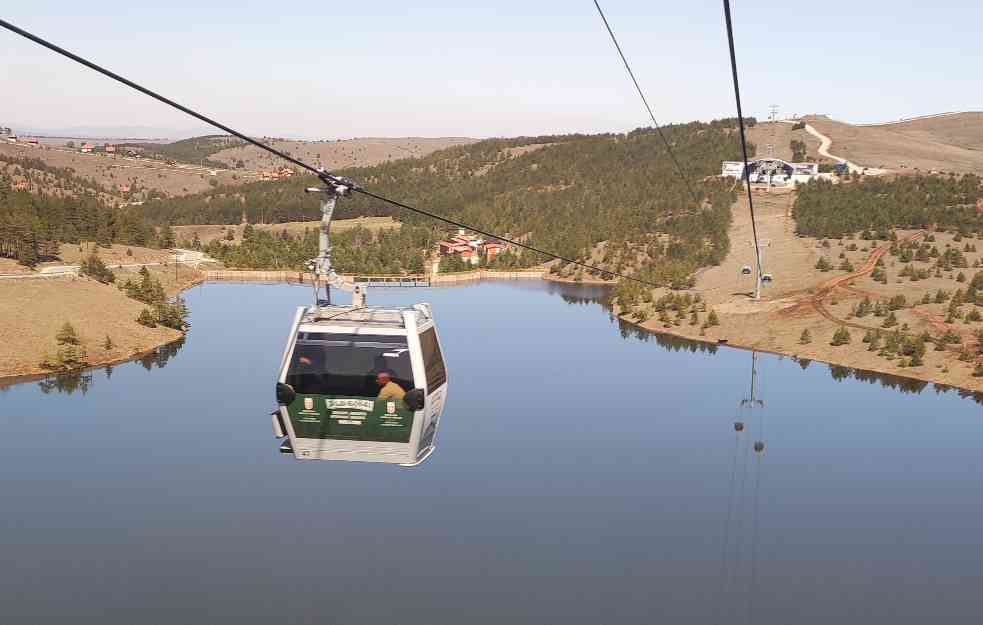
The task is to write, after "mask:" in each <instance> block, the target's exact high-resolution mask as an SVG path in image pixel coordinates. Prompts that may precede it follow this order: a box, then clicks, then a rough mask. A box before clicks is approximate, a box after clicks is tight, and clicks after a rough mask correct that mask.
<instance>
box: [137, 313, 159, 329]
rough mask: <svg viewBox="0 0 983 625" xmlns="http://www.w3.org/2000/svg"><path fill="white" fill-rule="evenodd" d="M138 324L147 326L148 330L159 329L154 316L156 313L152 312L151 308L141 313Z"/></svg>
mask: <svg viewBox="0 0 983 625" xmlns="http://www.w3.org/2000/svg"><path fill="white" fill-rule="evenodd" d="M137 323H139V324H140V325H142V326H147V327H148V328H156V327H157V319H156V317H155V316H154V313H152V312H150V309H149V308H144V309H143V310H141V311H140V316H139V317H137Z"/></svg>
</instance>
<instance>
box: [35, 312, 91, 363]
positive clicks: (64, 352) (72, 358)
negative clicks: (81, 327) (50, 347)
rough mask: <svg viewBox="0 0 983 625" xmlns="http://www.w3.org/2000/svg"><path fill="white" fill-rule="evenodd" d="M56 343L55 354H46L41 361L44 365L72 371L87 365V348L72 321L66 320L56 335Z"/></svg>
mask: <svg viewBox="0 0 983 625" xmlns="http://www.w3.org/2000/svg"><path fill="white" fill-rule="evenodd" d="M55 345H56V347H55V353H54V355H53V356H52V355H48V354H46V355H45V356H44V358H43V360H42V361H41V366H42V367H44V368H45V369H53V370H57V371H71V370H74V369H80V368H82V367H84V366H85V364H86V361H85V348H84V347H82V340H81V339H80V338H79V335H78V332H76V330H75V327H74V326H73V325H72V324H71V323H69V322H67V321H66V322H65V325H63V326H62V327H61V329H60V330H59V331H58V333H57V334H56V335H55Z"/></svg>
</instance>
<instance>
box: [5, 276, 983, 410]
mask: <svg viewBox="0 0 983 625" xmlns="http://www.w3.org/2000/svg"><path fill="white" fill-rule="evenodd" d="M216 273H218V272H216ZM221 273H222V274H224V275H223V276H222V277H218V276H209V275H208V272H204V273H203V274H202V275H200V276H198V277H196V278H195V279H192V280H191V281H189V282H187V283H184V284H182V285H181V286H180V287H179V288H178V289H177V290H176V291H175V292H174V293H173V295H178V294H180V293H183V292H184V291H186V290H188V289H190V288H192V287H195V286H198V285H200V284H205V283H209V282H212V283H216V284H221V283H228V284H234V283H243V282H257V283H260V282H263V283H268V284H269V283H283V284H289V283H296V281H291V280H277V281H271V280H269V278H268V277H260V275H259V274H266V275H267V276H268V274H269V272H262V271H251V270H244V271H242V272H241V273H239V272H232V271H231V270H229V271H222V272H221ZM233 273H235V274H238V275H229V274H233ZM287 273H293V272H287ZM466 273H467V274H470V275H468V276H467V277H466V278H464V279H463V280H447V281H445V282H444V284H454V283H460V282H465V283H477V282H481V281H483V280H492V281H494V280H519V279H539V280H542V281H543V282H547V283H557V284H565V285H570V286H609V287H613V286H614V283H612V282H610V281H603V280H589V281H588V280H581V281H575V280H572V279H567V278H556V277H554V276H551V275H550V274H549V273H547V272H546V271H523V272H490V271H482V272H478V271H475V272H466ZM495 273H501V274H503V275H501V276H496V275H494V274H495ZM534 273H535V274H538V275H535V276H534V275H531V274H534ZM516 274H523V275H521V276H518V275H516ZM295 275H296V274H295ZM472 275H473V276H474V277H471V276H472ZM455 277H457V276H455ZM431 285H432V286H440V283H438V284H434V283H433V282H431ZM611 314H612V316H613V317H614V318H616V319H617V320H618V321H619V322H623V323H626V324H628V325H630V326H632V327H633V328H635V329H636V330H638V331H641V332H646V333H648V334H654V335H661V336H668V337H673V338H679V339H684V340H687V341H693V342H696V343H702V344H705V345H712V346H715V347H731V348H734V349H740V350H745V351H754V352H760V353H766V354H772V355H775V356H781V357H789V358H793V359H795V360H797V361H801V360H808V361H810V362H820V363H823V364H825V365H828V366H831V367H845V368H849V369H852V370H857V371H865V372H870V373H872V374H877V375H883V376H890V377H895V378H903V379H908V380H914V381H917V382H924V383H927V384H937V385H940V386H944V387H947V388H952V389H956V390H959V391H965V392H967V393H973V394H977V393H983V382H981V385H980V388H972V387H968V386H964V385H960V384H954V383H952V382H951V381H947V380H946V379H945V378H944V374H942V375H935V372H934V371H922V372H911V373H909V372H907V371H906V372H904V373H901V372H898V371H897V368H896V367H877V366H870V365H869V364H858V363H856V362H850V361H851V360H855V359H851V358H849V355H850V353H851V352H845V353H844V356H845V358H842V359H836V360H835V361H834V360H833V359H830V358H828V357H822V356H812V355H810V354H807V353H806V354H804V353H802V350H790V349H781V348H775V347H766V346H756V345H754V344H753V342H752V341H747V340H742V339H741V338H740V337H730V336H728V337H722V336H693V335H692V334H690V333H688V332H686V331H681V330H680V329H677V328H675V327H673V328H655V327H649V326H647V325H645V323H641V322H638V321H636V320H634V319H632V318H631V317H630V316H629V315H626V314H624V313H622V312H621V311H619V310H617V309H611ZM710 331H711V332H712V330H710ZM186 338H187V332H184V333H182V334H181V335H180V336H179V337H177V338H174V339H171V340H168V341H165V342H162V343H159V344H157V345H153V346H148V347H147V348H146V349H143V350H140V351H136V352H133V353H131V354H128V355H127V356H125V357H114V358H107V359H105V360H101V361H99V362H93V363H89V364H87V365H86V366H85V367H83V368H80V369H74V370H71V371H53V370H43V369H40V368H38V369H35V370H33V371H27V372H24V373H17V374H12V375H4V376H0V388H7V387H10V386H14V385H16V384H22V383H28V382H34V381H40V380H44V379H47V378H51V377H54V376H59V375H66V374H69V375H71V374H78V373H84V372H86V371H90V370H93V369H100V368H105V367H107V366H117V365H120V364H125V363H128V362H133V361H135V360H139V359H141V358H143V357H146V356H147V355H149V354H151V353H154V352H156V351H157V350H159V349H161V348H162V347H166V346H168V345H172V344H174V343H176V342H178V341H183V340H185V339H186Z"/></svg>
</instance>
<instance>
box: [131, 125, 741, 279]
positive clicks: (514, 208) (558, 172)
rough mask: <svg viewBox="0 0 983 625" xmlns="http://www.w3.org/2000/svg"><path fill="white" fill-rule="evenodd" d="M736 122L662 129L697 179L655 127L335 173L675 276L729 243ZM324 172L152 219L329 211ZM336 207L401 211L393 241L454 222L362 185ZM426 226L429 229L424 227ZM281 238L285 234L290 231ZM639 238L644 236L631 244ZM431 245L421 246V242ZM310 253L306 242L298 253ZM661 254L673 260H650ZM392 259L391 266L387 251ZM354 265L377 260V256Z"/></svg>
mask: <svg viewBox="0 0 983 625" xmlns="http://www.w3.org/2000/svg"><path fill="white" fill-rule="evenodd" d="M735 126H736V120H732V119H731V120H721V121H716V122H711V123H701V122H693V123H689V124H681V125H674V126H669V127H666V128H665V129H664V131H665V134H666V136H667V137H668V140H669V141H670V142H671V144H672V145H673V147H674V151H675V154H676V157H677V159H678V160H679V162H680V163H681V164H682V166H683V168H684V175H685V177H686V179H687V181H688V183H683V182H682V181H681V180H680V178H679V176H678V174H677V172H676V170H675V168H674V166H673V164H672V161H671V159H669V158H668V156H667V154H666V150H665V147H664V146H663V145H662V142H661V139H660V137H659V136H658V134H657V133H655V132H654V131H652V130H636V131H634V132H631V133H628V134H600V135H562V136H543V137H520V138H514V139H489V140H485V141H480V142H477V143H471V144H468V145H458V146H455V147H451V148H447V149H444V150H440V151H438V152H435V153H433V154H430V155H429V156H426V157H424V158H421V159H403V160H398V161H392V162H386V163H381V164H378V165H374V166H369V167H359V168H349V169H342V170H338V172H337V173H341V174H344V175H347V176H351V177H353V178H354V179H356V180H358V181H359V182H361V183H362V184H364V185H365V186H366V187H367V188H370V189H371V190H372V191H374V192H376V193H379V194H383V195H386V196H389V197H393V198H398V199H399V200H400V201H403V202H406V203H408V204H411V205H418V206H420V207H425V208H427V209H428V210H431V211H434V212H437V213H439V214H441V215H445V216H448V217H451V218H453V219H457V220H461V221H464V222H467V223H470V224H474V225H475V226H478V227H480V228H482V229H486V230H489V231H493V232H501V233H503V234H510V235H511V236H514V237H525V238H526V239H527V241H529V242H531V243H533V244H535V245H538V246H542V247H544V248H547V249H549V250H551V251H554V252H556V253H559V254H562V255H564V256H571V257H581V258H585V257H587V256H588V255H590V254H591V253H592V251H593V250H594V248H595V246H597V245H598V244H599V243H601V242H602V241H603V242H608V245H606V246H605V249H606V253H605V255H604V256H605V258H603V259H598V262H601V263H604V264H603V266H604V267H605V268H608V265H610V266H611V267H616V268H618V269H619V270H626V271H632V270H636V269H639V268H640V267H641V265H646V266H655V265H658V267H659V271H660V272H662V271H664V272H666V273H664V274H660V275H659V276H651V277H652V279H656V280H672V279H677V278H679V277H680V276H683V275H687V274H689V273H691V272H692V271H693V270H695V269H696V268H697V267H699V266H702V265H705V264H712V263H713V262H716V261H717V260H719V258H722V255H723V254H725V253H726V246H727V240H726V231H727V223H728V222H729V219H730V204H731V202H732V198H733V192H732V190H731V189H730V186H729V185H726V184H725V183H723V182H722V181H720V180H719V179H717V178H716V174H717V173H719V170H720V161H721V160H727V159H734V158H737V156H738V155H739V153H740V148H739V142H738V139H737V135H736V133H735V132H734V130H735ZM314 182H315V181H314V179H313V178H312V177H309V176H295V177H294V178H292V179H289V180H282V181H274V182H257V183H249V184H246V185H242V186H239V187H218V188H216V189H213V190H211V191H208V192H205V193H202V194H197V195H193V196H188V197H183V198H170V199H166V200H157V201H154V202H148V203H147V204H146V205H145V206H144V207H143V211H144V214H145V215H146V217H147V218H148V219H152V220H155V221H156V222H157V223H161V224H163V223H166V222H170V223H174V224H216V223H218V224H223V223H224V224H237V223H239V222H240V221H241V220H242V218H243V217H245V218H246V219H247V220H248V221H250V222H252V223H278V222H288V221H309V220H312V219H317V218H318V217H319V204H318V198H317V197H312V196H310V195H306V194H305V193H304V192H303V189H304V187H306V186H310V185H311V184H312V183H314ZM691 189H692V191H693V194H691V193H690V191H691ZM336 216H337V217H338V218H339V219H344V218H350V217H359V216H383V217H384V216H394V217H397V218H398V219H400V220H402V221H403V222H404V224H405V225H406V226H410V227H409V228H408V229H406V228H404V231H403V232H401V233H399V234H398V235H397V234H395V233H389V234H387V235H385V236H387V237H391V238H393V242H395V240H396V239H395V237H401V239H400V240H402V241H415V242H417V243H418V244H419V245H421V246H425V245H426V243H427V241H428V240H429V241H430V242H431V243H432V242H433V241H435V240H436V239H437V238H439V237H442V236H444V235H445V234H446V233H447V231H448V229H447V228H446V226H443V225H441V224H435V223H434V222H433V221H432V220H430V219H428V218H424V217H421V216H419V215H417V214H415V213H406V212H403V211H401V210H400V209H395V208H394V207H392V206H391V205H389V204H386V203H384V202H380V201H377V200H372V199H369V198H366V197H364V196H359V195H356V196H355V197H353V198H351V199H346V200H345V201H343V202H341V203H339V207H338V209H337V212H336ZM420 228H423V229H426V230H427V231H429V235H428V234H427V233H426V232H424V233H422V234H421V233H420V231H419V229H420ZM655 235H658V236H657V237H656V236H655ZM377 236H382V235H377ZM351 238H352V241H353V242H359V243H360V244H364V243H365V242H366V241H365V239H364V235H361V234H352V235H351ZM280 239H281V245H284V246H286V242H285V240H284V239H283V237H280ZM275 242H276V238H274V237H269V238H268V240H267V238H264V237H262V236H259V233H258V234H257V236H256V237H254V238H252V239H251V240H250V241H249V243H250V245H251V246H254V248H256V249H253V250H252V252H251V253H249V254H247V255H243V256H241V258H242V259H245V260H242V262H252V261H249V260H248V259H259V258H274V257H275V258H277V259H279V260H278V262H281V261H282V259H283V258H284V257H285V256H284V255H283V254H276V255H274V254H272V253H267V251H264V250H261V249H259V248H260V247H263V246H267V245H274V244H275ZM629 242H634V243H637V244H638V245H637V246H634V245H633V246H629ZM629 247H640V248H641V249H643V250H644V253H643V254H642V256H641V257H640V256H639V255H638V254H634V253H633V254H634V255H633V256H632V254H629V253H628V248H629ZM423 251H424V250H423V249H422V248H421V249H419V250H418V253H419V254H422V253H423ZM217 252H222V250H217ZM291 256H292V255H291ZM356 256H357V255H353V256H352V257H353V258H355V257H356ZM630 256H631V257H630ZM302 257H303V255H302V254H301V253H300V252H299V251H298V255H297V258H302ZM308 257H309V256H308ZM223 258H224V259H225V257H224V256H223ZM506 258H508V256H506ZM656 258H658V259H661V260H663V261H664V262H659V263H649V262H648V261H650V260H653V259H656ZM544 260H546V259H545V258H539V257H534V256H526V257H524V258H522V259H521V261H519V260H517V259H515V258H514V257H513V258H512V259H511V261H510V262H513V261H514V262H517V263H519V264H523V265H529V264H537V263H540V262H543V261H544ZM500 262H505V261H504V259H503V260H502V261H500ZM385 264H386V266H388V267H390V268H391V267H392V265H391V263H389V262H388V261H386V263H385ZM414 264H415V263H414ZM239 266H244V265H242V264H240V265H239ZM281 266H282V265H281ZM347 269H348V270H351V271H368V270H371V269H372V267H361V266H359V267H348V268H347ZM650 270H654V269H651V268H650ZM670 276H672V277H670Z"/></svg>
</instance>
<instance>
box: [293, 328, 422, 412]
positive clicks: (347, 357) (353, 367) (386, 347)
mask: <svg viewBox="0 0 983 625" xmlns="http://www.w3.org/2000/svg"><path fill="white" fill-rule="evenodd" d="M405 341H406V339H405V338H404V337H392V336H365V335H338V334H320V333H303V334H301V335H300V336H298V340H297V344H296V346H295V348H294V353H293V358H292V359H291V362H290V368H289V369H288V371H287V380H286V382H287V384H289V385H290V386H291V387H293V389H294V390H295V391H296V392H297V393H298V394H301V395H331V396H338V397H367V398H373V399H377V398H382V397H381V394H380V393H381V391H382V390H383V389H386V393H385V394H386V396H387V397H390V396H399V392H397V391H401V392H402V393H403V394H405V391H406V390H407V389H411V388H413V373H412V371H413V370H412V365H411V363H410V354H409V349H408V348H407V345H406V342H405ZM385 372H388V377H387V378H386V381H385V382H384V383H382V384H380V380H381V379H382V378H381V377H380V373H385ZM382 377H385V376H382ZM387 385H391V386H387Z"/></svg>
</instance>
